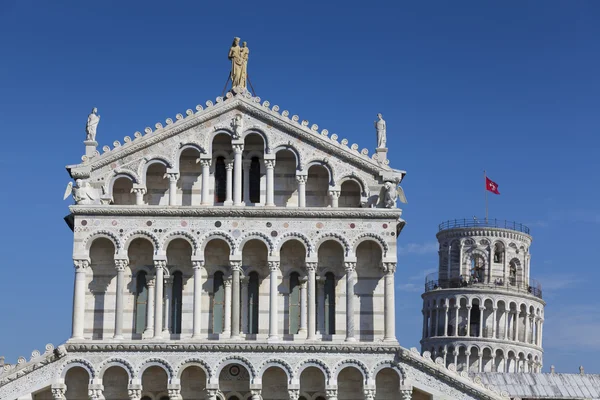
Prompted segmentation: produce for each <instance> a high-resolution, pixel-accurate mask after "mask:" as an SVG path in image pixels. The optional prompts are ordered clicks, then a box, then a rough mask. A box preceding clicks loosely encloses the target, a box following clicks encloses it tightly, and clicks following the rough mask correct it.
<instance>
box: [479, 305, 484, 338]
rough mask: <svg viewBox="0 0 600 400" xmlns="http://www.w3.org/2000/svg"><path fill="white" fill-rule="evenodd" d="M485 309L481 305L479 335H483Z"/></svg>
mask: <svg viewBox="0 0 600 400" xmlns="http://www.w3.org/2000/svg"><path fill="white" fill-rule="evenodd" d="M483 310H485V308H483V307H481V305H480V306H479V337H483Z"/></svg>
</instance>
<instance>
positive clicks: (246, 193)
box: [242, 160, 252, 204]
mask: <svg viewBox="0 0 600 400" xmlns="http://www.w3.org/2000/svg"><path fill="white" fill-rule="evenodd" d="M251 163H252V160H243V161H242V173H243V175H244V179H242V182H243V183H244V187H243V190H242V200H243V202H244V203H245V204H250V164H251Z"/></svg>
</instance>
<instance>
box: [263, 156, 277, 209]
mask: <svg viewBox="0 0 600 400" xmlns="http://www.w3.org/2000/svg"><path fill="white" fill-rule="evenodd" d="M265 168H266V169H267V201H266V204H265V205H266V206H274V205H275V176H274V171H275V160H265Z"/></svg>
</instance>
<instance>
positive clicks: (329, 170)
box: [304, 159, 336, 186]
mask: <svg viewBox="0 0 600 400" xmlns="http://www.w3.org/2000/svg"><path fill="white" fill-rule="evenodd" d="M313 165H318V166H320V167H323V168H325V169H326V170H327V173H328V174H329V186H335V183H336V182H335V174H334V170H333V167H332V166H331V165H330V164H329V162H328V161H324V160H314V159H313V160H310V161H309V162H307V163H306V166H305V167H304V168H305V169H306V173H308V170H309V169H310V167H312V166H313Z"/></svg>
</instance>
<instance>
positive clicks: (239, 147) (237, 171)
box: [233, 144, 244, 206]
mask: <svg viewBox="0 0 600 400" xmlns="http://www.w3.org/2000/svg"><path fill="white" fill-rule="evenodd" d="M243 151H244V145H243V144H234V145H233V205H234V206H241V205H242V152H243Z"/></svg>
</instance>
